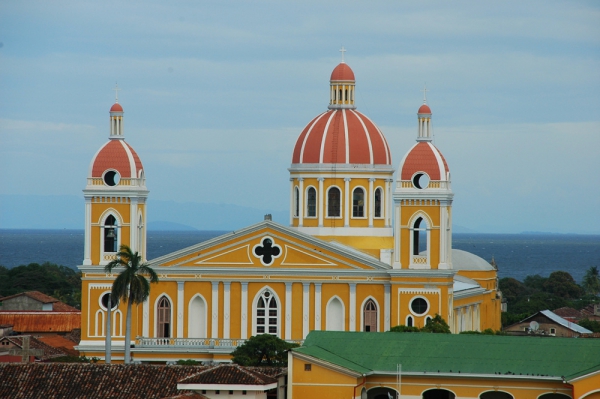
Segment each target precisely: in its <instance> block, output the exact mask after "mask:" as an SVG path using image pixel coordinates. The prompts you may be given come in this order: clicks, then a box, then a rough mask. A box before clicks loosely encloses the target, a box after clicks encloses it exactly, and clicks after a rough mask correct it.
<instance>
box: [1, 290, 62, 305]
mask: <svg viewBox="0 0 600 399" xmlns="http://www.w3.org/2000/svg"><path fill="white" fill-rule="evenodd" d="M22 295H25V296H28V297H29V298H32V299H35V300H36V301H38V302H41V303H55V302H59V301H58V299H56V298H52V297H51V296H48V295H46V294H44V293H41V292H39V291H27V292H20V293H18V294H14V295H9V296H5V297H4V298H0V301H6V300H7V299H12V298H16V297H19V296H22Z"/></svg>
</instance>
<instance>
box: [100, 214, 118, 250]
mask: <svg viewBox="0 0 600 399" xmlns="http://www.w3.org/2000/svg"><path fill="white" fill-rule="evenodd" d="M118 234H119V226H118V225H117V219H116V218H115V217H114V216H113V215H108V217H107V218H106V220H105V221H104V252H117V243H118V242H119V240H118Z"/></svg>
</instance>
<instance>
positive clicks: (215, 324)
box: [210, 281, 219, 338]
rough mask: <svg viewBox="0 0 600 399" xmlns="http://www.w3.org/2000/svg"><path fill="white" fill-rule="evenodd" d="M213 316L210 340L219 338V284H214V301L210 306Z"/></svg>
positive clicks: (214, 282)
mask: <svg viewBox="0 0 600 399" xmlns="http://www.w3.org/2000/svg"><path fill="white" fill-rule="evenodd" d="M210 312H211V314H212V328H211V334H210V338H219V282H218V281H213V282H212V301H211V304H210Z"/></svg>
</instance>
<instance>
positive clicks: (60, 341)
mask: <svg viewBox="0 0 600 399" xmlns="http://www.w3.org/2000/svg"><path fill="white" fill-rule="evenodd" d="M37 339H38V340H39V341H42V342H43V343H45V344H46V345H48V346H51V347H53V348H56V349H58V350H60V351H62V352H65V353H66V354H68V355H71V356H79V351H77V350H75V345H76V343H75V342H73V341H71V340H70V339H67V338H65V337H63V336H62V335H58V334H51V335H45V336H43V337H39V338H37Z"/></svg>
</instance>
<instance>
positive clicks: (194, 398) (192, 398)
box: [162, 392, 209, 399]
mask: <svg viewBox="0 0 600 399" xmlns="http://www.w3.org/2000/svg"><path fill="white" fill-rule="evenodd" d="M162 399H209V398H208V396H204V395H202V394H201V393H198V392H187V393H182V394H180V395H175V396H169V397H168V398H162Z"/></svg>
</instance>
